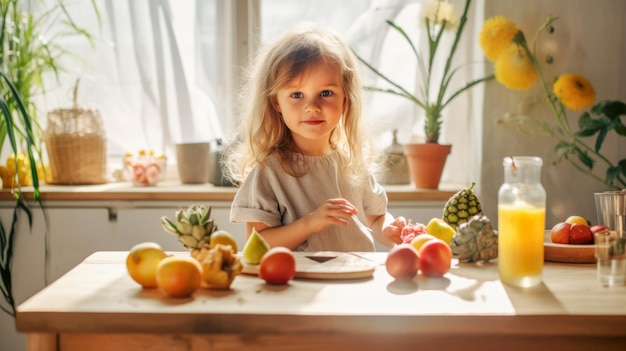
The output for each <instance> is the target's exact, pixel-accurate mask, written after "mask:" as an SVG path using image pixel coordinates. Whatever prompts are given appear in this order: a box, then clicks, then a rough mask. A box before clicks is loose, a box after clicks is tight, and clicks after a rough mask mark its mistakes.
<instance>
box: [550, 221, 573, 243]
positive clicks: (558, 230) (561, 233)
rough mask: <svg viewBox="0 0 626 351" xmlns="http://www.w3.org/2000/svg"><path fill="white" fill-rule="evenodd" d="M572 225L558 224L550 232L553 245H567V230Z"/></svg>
mask: <svg viewBox="0 0 626 351" xmlns="http://www.w3.org/2000/svg"><path fill="white" fill-rule="evenodd" d="M571 226H572V225H571V224H569V223H566V222H560V223H557V224H555V225H554V227H552V229H551V230H550V240H551V241H552V242H553V243H555V244H569V229H570V227H571Z"/></svg>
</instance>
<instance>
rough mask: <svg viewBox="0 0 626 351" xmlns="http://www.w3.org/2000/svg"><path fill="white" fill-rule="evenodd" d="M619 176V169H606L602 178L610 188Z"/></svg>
mask: <svg viewBox="0 0 626 351" xmlns="http://www.w3.org/2000/svg"><path fill="white" fill-rule="evenodd" d="M619 174H620V167H617V166H616V167H608V168H607V169H606V174H605V177H604V183H606V184H607V185H609V186H612V185H613V183H614V182H615V180H616V179H617V176H618V175H619Z"/></svg>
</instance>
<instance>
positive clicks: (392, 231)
mask: <svg viewBox="0 0 626 351" xmlns="http://www.w3.org/2000/svg"><path fill="white" fill-rule="evenodd" d="M405 226H406V219H405V218H404V217H402V216H399V217H396V219H394V220H393V221H392V222H391V223H389V224H388V225H387V226H385V227H383V237H385V238H387V239H389V240H391V241H392V242H394V243H396V244H402V237H401V236H400V234H401V233H402V228H404V227H405Z"/></svg>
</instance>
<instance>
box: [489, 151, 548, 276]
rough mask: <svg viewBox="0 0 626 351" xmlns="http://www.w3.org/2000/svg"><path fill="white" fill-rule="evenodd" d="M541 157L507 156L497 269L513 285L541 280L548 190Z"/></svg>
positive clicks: (500, 212) (501, 196)
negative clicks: (542, 176)
mask: <svg viewBox="0 0 626 351" xmlns="http://www.w3.org/2000/svg"><path fill="white" fill-rule="evenodd" d="M541 165H542V160H541V158H539V157H507V158H505V159H504V184H502V186H501V187H500V190H499V191H498V271H499V274H500V280H501V281H502V282H503V283H505V284H507V285H511V286H517V287H532V286H535V285H538V284H540V283H541V281H542V272H543V237H544V231H545V222H546V193H545V190H544V189H543V186H542V185H541V182H540V181H539V180H540V176H541Z"/></svg>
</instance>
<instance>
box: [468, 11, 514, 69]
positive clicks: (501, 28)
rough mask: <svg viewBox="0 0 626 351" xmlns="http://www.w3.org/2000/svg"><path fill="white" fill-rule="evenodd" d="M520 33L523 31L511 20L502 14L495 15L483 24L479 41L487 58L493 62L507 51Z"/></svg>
mask: <svg viewBox="0 0 626 351" xmlns="http://www.w3.org/2000/svg"><path fill="white" fill-rule="evenodd" d="M518 33H521V31H520V29H519V27H518V26H517V25H516V24H515V23H513V22H512V21H511V20H509V19H507V18H505V17H502V16H494V17H491V18H489V19H487V20H486V21H485V23H484V24H483V29H482V30H481V32H480V35H479V37H478V42H479V43H480V47H481V48H482V49H483V51H484V52H485V56H487V59H488V60H489V61H491V62H493V61H496V60H497V59H498V57H499V56H500V55H502V54H504V53H506V52H507V50H508V48H509V46H510V45H511V43H512V42H513V39H514V38H515V36H516V35H518Z"/></svg>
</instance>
